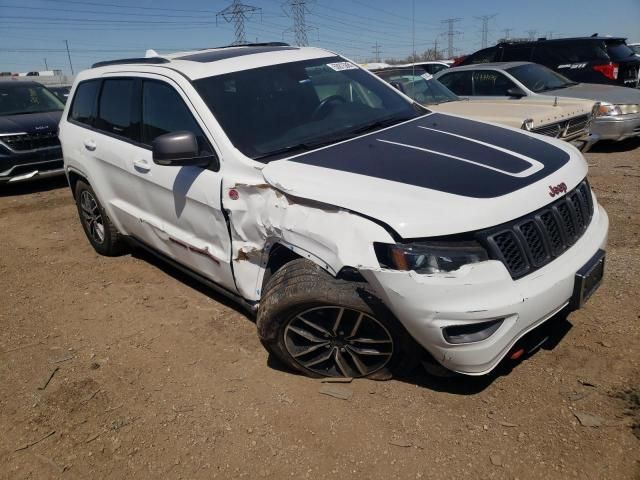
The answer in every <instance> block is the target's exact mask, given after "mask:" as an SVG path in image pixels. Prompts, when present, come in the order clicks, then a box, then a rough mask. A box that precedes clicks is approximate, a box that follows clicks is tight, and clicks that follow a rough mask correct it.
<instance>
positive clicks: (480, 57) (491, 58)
mask: <svg viewBox="0 0 640 480" xmlns="http://www.w3.org/2000/svg"><path fill="white" fill-rule="evenodd" d="M497 53H498V49H497V48H496V47H489V48H485V49H484V50H479V51H477V52H476V53H474V54H473V55H471V61H470V62H468V63H490V62H495V61H497V60H498V58H497V57H498V55H497Z"/></svg>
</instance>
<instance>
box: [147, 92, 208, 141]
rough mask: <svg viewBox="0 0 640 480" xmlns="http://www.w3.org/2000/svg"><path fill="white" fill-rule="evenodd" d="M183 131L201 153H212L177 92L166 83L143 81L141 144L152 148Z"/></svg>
mask: <svg viewBox="0 0 640 480" xmlns="http://www.w3.org/2000/svg"><path fill="white" fill-rule="evenodd" d="M180 130H186V131H188V132H192V133H193V134H194V135H195V136H196V138H197V139H198V145H199V146H200V153H201V154H205V153H208V154H210V153H211V148H210V147H209V143H208V142H207V140H206V138H205V136H204V133H203V132H202V129H201V128H200V126H199V125H198V123H197V122H196V120H195V119H194V118H193V115H192V114H191V111H190V110H189V108H188V107H187V105H186V104H185V103H184V101H183V100H182V98H181V97H180V95H179V94H178V92H176V91H175V89H174V88H173V87H172V86H171V85H168V84H166V83H163V82H157V81H152V80H145V81H144V83H143V85H142V143H144V144H145V145H151V142H153V141H154V140H155V139H156V137H159V136H160V135H164V134H165V133H170V132H177V131H180Z"/></svg>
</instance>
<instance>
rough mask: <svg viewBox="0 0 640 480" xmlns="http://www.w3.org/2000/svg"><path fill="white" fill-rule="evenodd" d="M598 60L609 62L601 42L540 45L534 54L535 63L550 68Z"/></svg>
mask: <svg viewBox="0 0 640 480" xmlns="http://www.w3.org/2000/svg"><path fill="white" fill-rule="evenodd" d="M597 60H602V61H609V55H608V54H607V52H606V47H605V45H604V42H601V41H590V40H588V41H585V42H567V43H559V42H550V43H546V44H539V45H538V46H537V47H536V48H535V51H534V54H533V61H534V62H537V63H542V64H543V65H549V66H557V65H562V64H565V63H580V62H592V61H597Z"/></svg>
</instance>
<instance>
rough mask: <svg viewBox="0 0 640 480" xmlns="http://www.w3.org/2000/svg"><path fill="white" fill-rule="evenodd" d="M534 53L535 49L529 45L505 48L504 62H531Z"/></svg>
mask: <svg viewBox="0 0 640 480" xmlns="http://www.w3.org/2000/svg"><path fill="white" fill-rule="evenodd" d="M532 52H533V47H532V46H530V45H528V46H525V45H522V46H520V45H510V46H508V47H505V49H504V53H503V54H502V60H501V61H503V62H513V61H518V62H528V61H530V60H531V54H532Z"/></svg>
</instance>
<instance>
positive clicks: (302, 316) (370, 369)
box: [257, 259, 419, 378]
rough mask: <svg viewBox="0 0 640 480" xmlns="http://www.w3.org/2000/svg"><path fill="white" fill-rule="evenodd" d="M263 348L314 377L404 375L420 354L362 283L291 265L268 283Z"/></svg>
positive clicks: (261, 322) (260, 322)
mask: <svg viewBox="0 0 640 480" xmlns="http://www.w3.org/2000/svg"><path fill="white" fill-rule="evenodd" d="M257 326H258V334H259V336H260V339H261V341H262V343H263V344H264V346H265V347H266V348H267V350H268V351H269V352H271V353H272V354H273V355H274V356H276V357H277V358H278V359H279V360H281V361H282V362H283V363H285V364H287V365H288V366H290V367H292V368H294V369H296V370H299V371H301V372H304V373H306V374H307V375H309V376H313V377H370V378H389V377H390V375H391V372H392V371H393V372H396V373H399V372H403V373H405V374H406V373H408V370H410V369H411V368H412V367H413V366H415V363H416V362H417V360H418V358H419V351H418V348H417V346H416V344H415V342H414V341H413V339H412V338H411V337H410V336H409V335H408V334H407V332H406V331H405V330H404V328H403V327H402V325H400V324H399V323H398V322H397V320H395V318H394V317H393V315H392V314H391V313H390V312H389V311H388V310H387V308H386V307H385V306H384V305H383V304H382V302H381V301H380V300H379V299H378V298H377V297H376V296H375V295H374V294H373V293H372V292H371V291H370V290H369V289H368V285H367V284H366V283H364V282H350V281H346V280H339V279H336V278H333V277H332V276H331V275H329V274H328V273H327V272H325V271H324V270H322V269H321V268H320V267H319V266H317V265H315V264H314V263H312V262H310V261H308V260H304V259H299V260H294V261H292V262H290V263H288V264H287V265H285V266H284V267H283V268H282V269H280V270H279V271H278V272H276V273H275V274H274V275H273V277H271V279H270V280H269V283H268V284H267V286H266V288H265V292H264V295H263V298H262V301H261V303H260V309H259V311H258V319H257Z"/></svg>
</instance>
